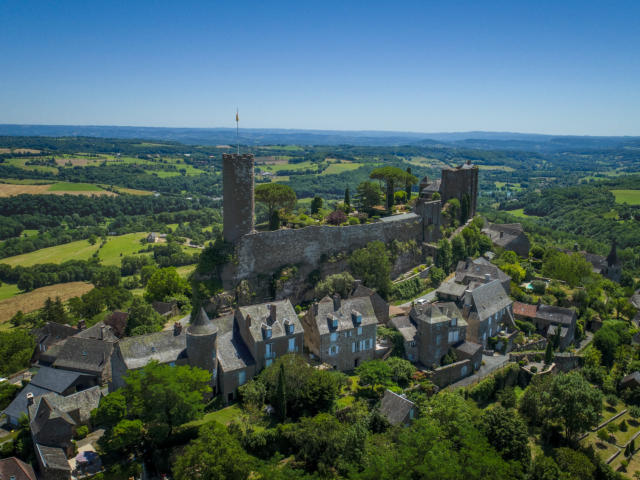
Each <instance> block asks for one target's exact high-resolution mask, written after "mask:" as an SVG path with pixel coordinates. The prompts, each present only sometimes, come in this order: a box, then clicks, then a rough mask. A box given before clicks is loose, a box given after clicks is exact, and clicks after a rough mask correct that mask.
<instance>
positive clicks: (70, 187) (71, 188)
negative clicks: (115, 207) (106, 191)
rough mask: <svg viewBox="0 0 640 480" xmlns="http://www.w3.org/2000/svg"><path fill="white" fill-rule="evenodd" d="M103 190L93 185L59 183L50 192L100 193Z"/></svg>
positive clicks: (51, 187)
mask: <svg viewBox="0 0 640 480" xmlns="http://www.w3.org/2000/svg"><path fill="white" fill-rule="evenodd" d="M102 190H103V189H102V188H100V187H99V186H97V185H94V184H93V183H73V182H58V183H54V184H53V185H51V186H50V187H49V191H50V192H61V191H66V192H100V191H102Z"/></svg>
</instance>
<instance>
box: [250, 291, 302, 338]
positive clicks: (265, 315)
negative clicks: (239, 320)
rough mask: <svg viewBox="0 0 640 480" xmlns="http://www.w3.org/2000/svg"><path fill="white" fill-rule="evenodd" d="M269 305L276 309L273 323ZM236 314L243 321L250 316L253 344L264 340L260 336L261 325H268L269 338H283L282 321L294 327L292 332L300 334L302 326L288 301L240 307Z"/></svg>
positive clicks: (261, 335)
mask: <svg viewBox="0 0 640 480" xmlns="http://www.w3.org/2000/svg"><path fill="white" fill-rule="evenodd" d="M269 305H273V306H274V307H275V309H276V319H275V322H274V321H272V320H271V318H270V315H269ZM238 313H239V315H240V316H242V317H243V318H244V319H245V320H246V317H247V315H250V316H251V326H250V327H249V332H250V333H251V336H252V337H253V339H254V341H255V342H262V341H263V340H264V337H263V334H262V330H263V329H262V325H263V324H265V325H268V326H270V327H271V338H277V337H285V336H286V333H285V330H284V321H285V320H288V321H289V322H291V323H292V324H293V325H294V332H295V333H300V332H302V324H301V323H300V320H299V319H298V315H297V314H296V311H295V310H294V309H293V305H291V302H290V301H289V300H279V301H275V302H269V303H260V304H256V305H248V306H246V307H240V308H239V309H238Z"/></svg>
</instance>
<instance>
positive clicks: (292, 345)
mask: <svg viewBox="0 0 640 480" xmlns="http://www.w3.org/2000/svg"><path fill="white" fill-rule="evenodd" d="M297 350H298V349H297V348H296V339H295V338H290V339H289V352H295V351H297Z"/></svg>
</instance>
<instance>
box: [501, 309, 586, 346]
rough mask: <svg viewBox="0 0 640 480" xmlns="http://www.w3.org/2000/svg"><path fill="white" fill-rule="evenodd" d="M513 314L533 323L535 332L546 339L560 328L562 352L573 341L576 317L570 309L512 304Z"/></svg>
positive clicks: (551, 336)
mask: <svg viewBox="0 0 640 480" xmlns="http://www.w3.org/2000/svg"><path fill="white" fill-rule="evenodd" d="M513 314H514V316H515V317H516V318H518V319H520V320H525V321H528V322H531V323H533V324H534V325H535V326H536V330H537V331H538V332H539V333H541V334H543V335H544V336H545V337H547V338H548V339H551V338H553V337H554V336H555V335H556V334H557V333H556V328H560V345H559V347H560V349H561V350H564V349H565V348H567V347H568V346H569V345H571V343H573V341H574V339H575V332H576V323H577V321H578V316H577V314H576V312H575V310H572V309H571V308H564V307H556V306H552V305H544V304H542V303H539V304H538V305H529V304H527V303H521V302H514V303H513Z"/></svg>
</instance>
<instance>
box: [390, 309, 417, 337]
mask: <svg viewBox="0 0 640 480" xmlns="http://www.w3.org/2000/svg"><path fill="white" fill-rule="evenodd" d="M390 322H391V325H393V326H394V327H395V328H396V330H398V331H399V332H400V334H402V338H404V341H405V342H411V341H413V340H415V338H416V334H417V333H418V330H417V329H416V327H415V325H414V324H413V323H411V319H410V318H409V316H408V315H401V316H398V317H393V318H392V319H391V320H390Z"/></svg>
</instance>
